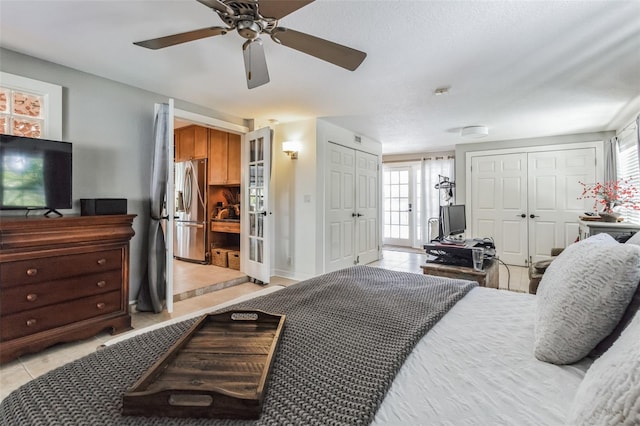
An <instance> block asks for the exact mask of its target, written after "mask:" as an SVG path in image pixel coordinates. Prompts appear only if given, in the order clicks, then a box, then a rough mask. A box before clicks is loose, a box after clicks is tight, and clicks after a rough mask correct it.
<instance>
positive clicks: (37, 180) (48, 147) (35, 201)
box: [0, 134, 72, 215]
mask: <svg viewBox="0 0 640 426" xmlns="http://www.w3.org/2000/svg"><path fill="white" fill-rule="evenodd" d="M71 148H72V146H71V143H69V142H59V141H52V140H48V139H37V138H26V137H22V136H12V135H4V134H0V210H36V209H37V210H40V209H42V210H45V209H46V210H48V211H47V212H46V213H45V215H48V214H49V213H51V212H53V213H56V214H58V215H60V213H59V212H57V209H70V208H71V204H72V195H71Z"/></svg>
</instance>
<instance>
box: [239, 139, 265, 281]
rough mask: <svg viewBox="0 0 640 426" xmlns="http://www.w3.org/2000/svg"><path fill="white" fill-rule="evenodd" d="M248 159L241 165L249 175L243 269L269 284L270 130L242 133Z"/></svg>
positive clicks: (250, 275)
mask: <svg viewBox="0 0 640 426" xmlns="http://www.w3.org/2000/svg"><path fill="white" fill-rule="evenodd" d="M245 141H246V151H247V154H248V155H247V156H246V158H247V161H246V163H245V165H244V167H245V171H246V173H245V176H248V181H247V182H246V185H245V186H244V187H246V189H245V201H244V203H245V205H246V206H248V208H246V209H243V211H244V212H245V213H244V214H245V223H247V224H248V227H247V229H246V231H243V240H244V242H245V244H243V247H246V248H247V249H246V250H244V252H246V262H245V265H246V266H245V267H244V268H243V270H244V272H245V273H246V274H247V275H248V276H249V277H250V278H252V279H253V280H256V281H259V282H261V283H263V284H267V283H269V280H270V277H271V265H270V256H269V253H270V250H269V244H268V242H269V240H268V238H269V235H270V232H269V223H270V217H271V211H270V210H269V182H270V167H271V166H270V164H271V157H270V153H271V129H269V128H265V129H260V130H257V131H255V132H251V133H248V134H247V135H246V136H245Z"/></svg>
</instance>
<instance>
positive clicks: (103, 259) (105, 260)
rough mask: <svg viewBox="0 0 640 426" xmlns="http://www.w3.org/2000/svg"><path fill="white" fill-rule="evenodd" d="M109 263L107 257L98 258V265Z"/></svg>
mask: <svg viewBox="0 0 640 426" xmlns="http://www.w3.org/2000/svg"><path fill="white" fill-rule="evenodd" d="M106 264H107V259H105V258H104V257H103V258H102V259H98V265H106Z"/></svg>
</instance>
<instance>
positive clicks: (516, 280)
mask: <svg viewBox="0 0 640 426" xmlns="http://www.w3.org/2000/svg"><path fill="white" fill-rule="evenodd" d="M425 258H426V255H424V254H422V253H420V252H418V251H412V252H403V251H395V250H393V251H392V250H383V258H382V259H380V260H379V261H376V262H374V263H372V264H371V266H377V267H381V268H385V269H392V270H397V271H405V272H413V273H418V274H421V273H422V269H421V268H420V266H421V265H422V264H424V262H425ZM221 269H223V268H221ZM509 271H510V275H511V279H510V281H509V282H508V281H507V276H508V274H507V269H506V268H505V267H504V266H503V265H501V266H500V288H504V289H506V288H507V286H508V287H509V288H510V289H511V290H513V291H523V292H526V291H527V288H528V282H529V281H528V277H527V271H526V269H525V268H519V267H513V266H510V267H509ZM295 282H296V281H293V280H288V279H286V278H280V277H274V278H273V279H272V282H271V283H270V284H269V285H270V286H273V285H284V286H286V285H290V284H293V283H295ZM263 288H265V286H260V285H257V284H252V283H248V282H246V283H243V284H238V285H234V286H232V287H227V288H223V289H220V290H217V291H213V292H210V293H207V294H203V295H201V296H197V297H192V298H189V299H186V300H181V301H177V302H175V303H174V312H173V313H172V314H168V313H167V312H162V313H160V314H153V313H148V312H134V313H133V314H132V316H131V318H132V325H133V327H134V328H136V329H139V328H142V327H147V326H150V325H153V324H157V323H159V322H162V321H166V320H169V319H171V318H176V317H179V316H182V315H185V314H188V313H190V312H194V311H197V310H201V309H204V308H206V307H210V306H213V305H217V304H220V303H223V302H226V301H229V300H232V299H235V298H237V297H240V296H242V295H245V294H250V293H253V292H256V291H258V290H260V289H263ZM112 338H113V336H112V335H111V334H109V333H107V332H104V333H101V334H99V335H97V336H95V337H93V338H90V339H87V340H82V341H79V342H73V343H63V344H59V345H56V346H53V347H51V348H48V349H45V350H43V351H41V352H39V353H37V354H31V355H25V356H22V357H20V358H18V359H16V360H13V361H11V362H9V363H7V364H4V365H2V366H0V399H3V398H4V397H6V396H7V395H8V394H9V393H10V392H11V391H12V390H14V389H16V388H18V387H19V386H21V385H22V384H24V383H26V382H28V381H30V380H32V379H33V378H36V377H38V376H40V375H42V374H44V373H46V372H48V371H50V370H53V369H54V368H57V367H60V366H62V365H64V364H66V363H68V362H69V361H72V360H74V359H77V358H80V357H82V356H85V355H88V354H89V353H91V352H94V351H95V350H96V348H97V347H99V346H100V345H101V344H102V343H104V342H106V341H108V340H110V339H112Z"/></svg>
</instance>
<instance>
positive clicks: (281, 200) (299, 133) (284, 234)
mask: <svg viewBox="0 0 640 426" xmlns="http://www.w3.org/2000/svg"><path fill="white" fill-rule="evenodd" d="M355 136H356V134H355V133H354V132H352V131H350V130H347V129H344V128H341V127H338V126H336V125H334V124H331V123H329V122H327V121H325V120H321V119H309V120H302V121H296V122H292V123H283V124H279V125H277V126H276V127H275V129H274V148H273V153H274V155H273V171H272V179H273V186H272V190H273V194H272V197H273V198H272V199H273V203H274V204H273V205H274V206H275V207H274V208H275V210H274V215H275V227H274V228H275V229H274V240H275V247H274V249H275V250H274V253H275V254H274V257H275V259H274V273H275V274H276V275H279V276H283V277H289V278H294V279H299V280H300V279H306V278H310V277H313V276H315V275H318V274H321V273H323V272H324V253H325V241H324V235H325V233H324V232H325V231H324V217H325V210H324V209H325V182H324V164H325V151H326V146H327V143H328V142H334V143H338V144H340V145H344V146H347V147H350V148H354V149H359V150H361V151H365V152H370V153H373V154H375V155H378V156H380V157H381V156H382V145H381V144H380V143H379V142H377V141H374V140H372V139H370V138H366V137H364V136H362V137H361V143H356V142H355V141H354V138H355ZM283 141H296V142H298V143H299V144H300V146H301V149H300V152H299V153H298V159H297V160H291V159H290V158H289V157H288V156H287V155H286V154H284V153H283V152H282V142H283Z"/></svg>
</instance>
